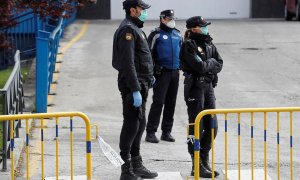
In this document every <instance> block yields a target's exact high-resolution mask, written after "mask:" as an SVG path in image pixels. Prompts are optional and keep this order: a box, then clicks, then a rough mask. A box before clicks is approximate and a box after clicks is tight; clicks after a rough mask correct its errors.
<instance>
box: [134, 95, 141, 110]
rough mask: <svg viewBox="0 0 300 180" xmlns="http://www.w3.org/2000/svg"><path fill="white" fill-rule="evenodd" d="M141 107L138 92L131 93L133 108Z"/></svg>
mask: <svg viewBox="0 0 300 180" xmlns="http://www.w3.org/2000/svg"><path fill="white" fill-rule="evenodd" d="M141 105H142V95H141V93H140V91H134V92H133V106H134V107H140V106H141Z"/></svg>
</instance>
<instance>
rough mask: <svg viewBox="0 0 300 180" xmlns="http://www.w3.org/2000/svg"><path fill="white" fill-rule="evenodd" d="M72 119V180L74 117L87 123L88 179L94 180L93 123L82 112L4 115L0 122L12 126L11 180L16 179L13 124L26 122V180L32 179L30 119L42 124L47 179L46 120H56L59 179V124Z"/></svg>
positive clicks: (42, 162) (42, 170) (72, 175)
mask: <svg viewBox="0 0 300 180" xmlns="http://www.w3.org/2000/svg"><path fill="white" fill-rule="evenodd" d="M66 117H67V118H70V167H71V172H70V175H71V179H73V178H74V160H73V141H74V140H73V118H74V117H79V118H81V119H82V120H83V121H84V122H85V126H86V127H85V133H86V179H87V180H91V179H92V155H91V153H92V144H91V122H90V119H89V118H88V117H87V116H86V115H85V114H83V113H81V112H61V113H41V114H18V115H3V116H0V122H1V121H2V122H7V121H8V122H9V123H10V124H11V126H10V144H11V145H10V151H11V169H10V170H11V172H10V173H11V180H14V179H15V172H14V169H15V165H14V129H13V128H12V124H13V122H14V121H15V120H17V119H20V120H22V121H26V158H25V161H26V180H29V179H30V174H29V169H30V167H29V162H30V158H29V150H30V147H29V144H30V142H29V120H30V119H35V120H37V119H39V120H40V122H41V126H40V128H41V149H40V150H41V175H42V177H41V179H45V159H44V156H45V153H44V150H45V147H44V120H45V119H49V120H54V119H55V122H56V126H55V127H56V128H55V130H56V138H55V139H56V143H55V144H56V153H55V158H56V164H55V165H56V168H55V169H56V179H59V168H58V165H59V158H58V155H59V151H58V147H59V146H58V145H59V144H58V143H59V140H58V131H59V129H58V122H59V121H60V120H61V121H62V120H65V119H62V118H66Z"/></svg>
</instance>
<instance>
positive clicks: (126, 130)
mask: <svg viewBox="0 0 300 180" xmlns="http://www.w3.org/2000/svg"><path fill="white" fill-rule="evenodd" d="M120 84H122V82H119V90H120V91H121V95H122V102H123V118H124V120H123V126H122V130H121V134H120V143H119V147H120V150H121V152H120V155H121V158H122V159H123V160H124V161H126V160H128V159H130V158H131V157H135V156H139V155H140V144H141V138H142V135H143V132H144V130H145V126H146V117H145V111H146V101H147V97H148V91H149V86H148V85H147V84H146V83H144V84H141V88H142V90H141V95H142V98H143V102H142V105H141V106H140V107H139V108H136V107H134V106H133V95H132V92H130V90H129V89H127V88H126V87H125V86H122V85H120Z"/></svg>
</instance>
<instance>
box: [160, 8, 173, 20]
mask: <svg viewBox="0 0 300 180" xmlns="http://www.w3.org/2000/svg"><path fill="white" fill-rule="evenodd" d="M159 17H161V18H166V17H167V18H170V19H175V16H174V10H173V9H169V10H164V11H162V12H161V13H160V16H159Z"/></svg>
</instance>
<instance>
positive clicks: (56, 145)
mask: <svg viewBox="0 0 300 180" xmlns="http://www.w3.org/2000/svg"><path fill="white" fill-rule="evenodd" d="M55 131H56V132H55V137H56V139H55V151H56V167H55V168H56V169H55V171H56V173H55V174H56V180H58V151H59V150H58V117H56V118H55Z"/></svg>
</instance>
